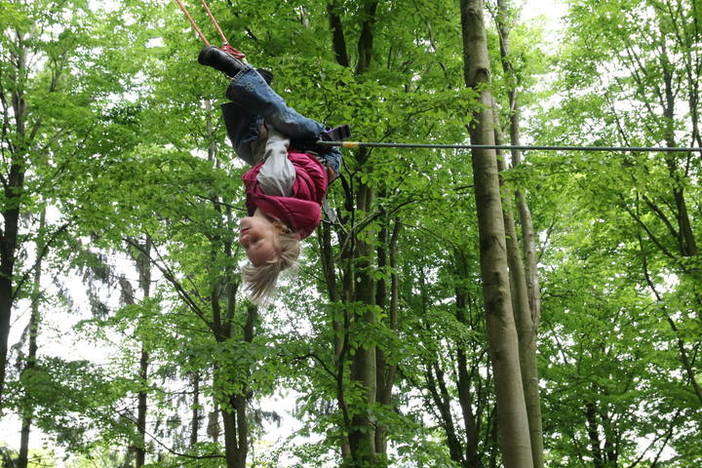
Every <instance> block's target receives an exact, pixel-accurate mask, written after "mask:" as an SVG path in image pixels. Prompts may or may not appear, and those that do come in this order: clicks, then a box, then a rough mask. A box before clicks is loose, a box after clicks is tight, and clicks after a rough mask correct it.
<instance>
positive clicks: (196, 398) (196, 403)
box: [190, 371, 200, 449]
mask: <svg viewBox="0 0 702 468" xmlns="http://www.w3.org/2000/svg"><path fill="white" fill-rule="evenodd" d="M191 381H192V384H193V412H192V415H193V416H192V417H193V419H192V421H191V423H190V448H191V449H192V448H193V447H195V445H196V444H197V435H198V434H197V433H198V430H199V429H200V373H199V372H197V371H195V372H193V373H192V374H191Z"/></svg>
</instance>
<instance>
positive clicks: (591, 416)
mask: <svg viewBox="0 0 702 468" xmlns="http://www.w3.org/2000/svg"><path fill="white" fill-rule="evenodd" d="M596 418H597V410H596V409H595V405H594V403H586V404H585V419H586V422H587V434H588V437H589V438H590V449H591V450H592V461H593V466H594V467H595V468H602V467H603V466H604V463H603V460H602V449H601V447H600V436H599V433H598V432H597V419H596Z"/></svg>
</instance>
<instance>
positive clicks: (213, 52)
mask: <svg viewBox="0 0 702 468" xmlns="http://www.w3.org/2000/svg"><path fill="white" fill-rule="evenodd" d="M197 61H198V63H199V64H200V65H205V66H208V67H212V68H214V69H215V70H219V71H221V72H222V73H224V74H225V75H227V76H229V77H231V78H234V77H235V76H236V75H237V73H239V72H240V71H243V70H246V69H247V68H249V66H248V65H246V64H245V63H244V62H242V61H241V60H239V59H237V58H234V57H232V56H231V55H229V54H228V53H226V52H224V51H222V50H219V49H218V48H217V47H214V46H207V47H204V48H203V49H202V50H201V51H200V55H198V56H197Z"/></svg>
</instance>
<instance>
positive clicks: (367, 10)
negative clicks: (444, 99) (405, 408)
mask: <svg viewBox="0 0 702 468" xmlns="http://www.w3.org/2000/svg"><path fill="white" fill-rule="evenodd" d="M377 8H378V1H377V0H371V1H368V2H364V4H363V6H362V9H361V10H362V11H361V14H359V16H358V19H359V25H360V34H359V37H358V43H357V56H358V61H357V63H356V68H355V71H354V72H355V74H356V75H362V74H364V73H366V72H367V71H368V69H369V68H370V65H371V61H372V59H373V40H374V25H375V19H376V12H377ZM327 17H328V19H329V27H330V30H331V33H332V50H333V52H334V55H335V58H336V61H337V63H339V64H340V65H342V66H346V67H348V66H350V61H349V54H348V51H347V45H346V39H345V36H344V31H343V22H342V21H341V17H340V16H339V12H338V8H337V4H336V2H335V1H334V0H330V1H329V2H328V3H327ZM368 154H369V153H368V150H367V149H363V148H361V149H360V150H359V151H358V153H357V158H356V159H357V161H358V165H359V167H362V166H363V165H364V163H365V162H366V159H367V158H368ZM364 169H365V168H364ZM356 186H357V187H358V190H357V192H356V206H355V209H357V210H361V211H363V212H369V211H370V208H371V206H372V200H373V190H372V189H371V187H370V186H368V185H367V184H365V183H363V182H362V181H360V180H358V181H357V183H356ZM349 198H351V197H349ZM349 201H350V200H347V203H348V202H349ZM357 234H358V233H356V232H353V233H351V235H352V236H357ZM352 242H353V243H354V244H355V245H356V249H355V251H354V252H350V254H351V256H352V258H349V259H348V260H349V267H348V268H347V271H346V274H345V277H344V289H345V290H344V299H345V300H346V301H347V304H348V305H349V306H351V304H349V302H351V303H353V304H362V307H364V310H363V311H359V312H358V313H356V314H354V321H353V323H351V326H352V327H353V328H355V329H356V330H358V329H359V328H361V327H360V326H362V327H363V328H365V327H372V326H374V325H375V324H376V322H377V316H376V312H375V282H374V279H373V274H372V273H373V272H372V269H373V248H372V247H371V246H370V245H369V244H368V243H367V242H365V241H363V240H362V239H359V238H358V237H356V238H354V239H352ZM356 272H357V274H356ZM356 281H357V282H356ZM346 313H348V311H347V312H346ZM345 322H348V321H347V320H345ZM349 331H350V330H344V334H346V333H347V332H349ZM339 345H340V346H337V357H339V356H340V354H341V351H342V350H343V349H345V348H344V347H345V346H346V343H344V342H340V343H339ZM338 364H339V369H340V372H341V374H340V375H341V376H342V377H343V362H339V363H338ZM350 377H351V381H352V382H353V383H354V384H355V388H358V389H360V391H361V393H362V396H361V399H360V404H359V405H358V406H357V407H354V408H347V404H346V401H345V398H346V397H345V391H344V388H343V387H344V384H343V378H342V379H341V381H340V382H341V385H337V392H338V394H337V400H338V401H339V404H340V406H341V408H340V410H341V411H342V412H343V413H344V414H345V415H346V413H347V411H348V414H350V421H349V427H348V448H349V450H348V454H349V455H350V459H349V457H345V458H344V463H345V464H349V463H352V464H355V465H369V464H374V463H375V453H376V447H375V441H376V439H375V426H374V424H373V421H372V420H371V417H370V411H371V408H372V406H373V405H374V404H375V402H376V391H377V390H376V389H377V373H376V347H375V346H374V345H373V344H371V343H361V344H360V345H358V346H356V347H355V349H353V350H351V375H350ZM345 418H346V416H345ZM344 448H345V446H344V445H342V453H343V452H345V450H344Z"/></svg>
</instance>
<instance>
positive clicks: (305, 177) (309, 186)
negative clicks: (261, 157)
mask: <svg viewBox="0 0 702 468" xmlns="http://www.w3.org/2000/svg"><path fill="white" fill-rule="evenodd" d="M288 159H289V160H290V162H292V163H293V166H294V167H295V172H296V177H295V183H294V184H293V194H292V196H291V197H277V196H272V195H266V194H265V193H263V191H262V190H261V187H260V186H259V184H258V181H257V180H256V176H257V175H258V172H259V171H260V170H261V166H262V165H263V163H262V162H261V163H259V164H257V165H255V166H254V167H252V168H251V169H250V170H249V171H247V172H246V173H245V174H244V175H243V176H242V179H243V180H244V186H245V188H246V209H247V211H248V213H249V216H252V215H253V213H254V211H256V208H260V209H261V211H263V212H264V213H265V214H266V215H268V216H270V217H272V218H276V219H278V220H280V221H282V222H283V223H285V225H286V226H288V227H290V228H292V229H293V231H295V232H296V233H297V234H298V235H299V236H300V239H304V238H305V237H307V236H309V235H310V234H312V232H313V231H314V230H315V229H316V228H317V226H319V224H320V223H321V222H322V207H321V205H322V200H323V199H324V195H325V194H326V193H327V184H328V179H327V171H326V168H325V167H324V166H323V165H322V164H321V163H320V162H319V161H317V159H316V158H314V157H313V156H310V155H309V154H306V153H295V152H292V151H291V152H288Z"/></svg>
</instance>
